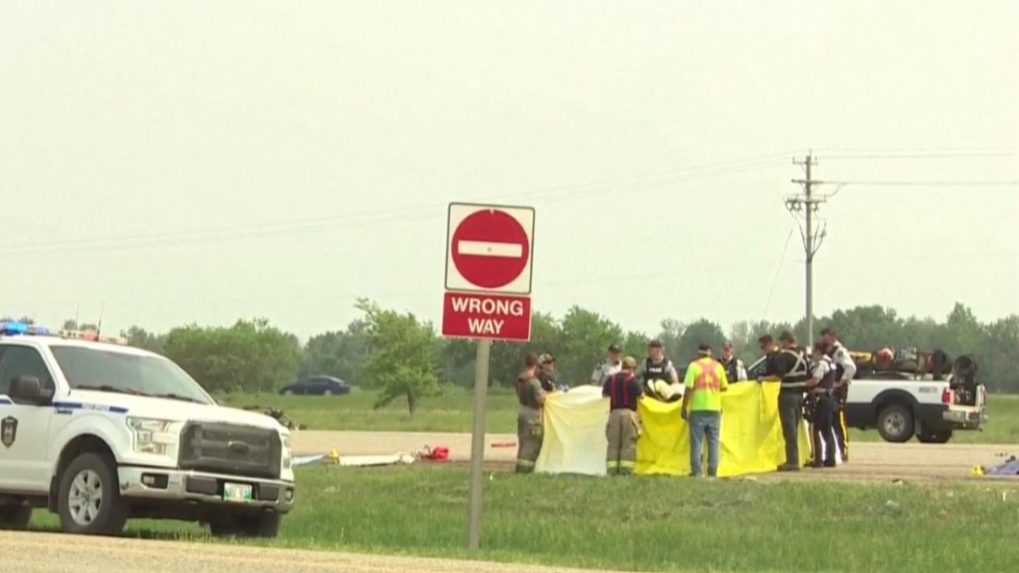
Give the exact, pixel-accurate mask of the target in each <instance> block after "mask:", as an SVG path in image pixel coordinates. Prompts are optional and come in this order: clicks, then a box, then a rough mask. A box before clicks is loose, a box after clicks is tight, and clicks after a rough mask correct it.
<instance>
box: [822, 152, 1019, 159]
mask: <svg viewBox="0 0 1019 573" xmlns="http://www.w3.org/2000/svg"><path fill="white" fill-rule="evenodd" d="M1006 157H1017V154H1016V153H1015V152H1014V151H1012V152H979V151H977V152H952V151H949V152H921V153H842V154H840V153H836V154H825V156H824V158H825V159H826V160H828V159H836V160H857V159H868V160H869V159H992V158H1006Z"/></svg>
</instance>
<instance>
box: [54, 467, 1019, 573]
mask: <svg viewBox="0 0 1019 573" xmlns="http://www.w3.org/2000/svg"><path fill="white" fill-rule="evenodd" d="M299 487H300V494H301V497H300V500H299V504H298V507H297V509H296V510H295V511H294V513H293V514H292V515H291V516H289V517H288V518H287V519H286V521H285V524H284V530H283V533H282V536H281V538H280V539H278V540H277V541H274V542H271V543H269V544H270V545H275V546H282V547H294V548H311V549H320V550H347V551H360V552H378V553H387V554H414V555H426V556H443V557H480V558H483V559H489V560H496V561H508V562H535V563H545V564H556V565H569V566H577V567H592V568H615V569H627V570H653V571H683V570H692V571H704V570H711V571H793V570H806V571H864V572H868V573H869V572H872V571H885V570H892V569H894V570H897V571H923V572H927V571H961V570H972V571H993V570H1000V571H1010V570H1014V568H1015V564H1016V563H1017V562H1019V545H1017V544H1016V543H1015V540H1014V535H1012V534H1011V533H1010V532H1014V531H1015V523H1016V520H1017V519H1019V489H1017V488H1014V487H1012V488H1006V487H1000V486H999V487H987V486H985V485H981V484H973V483H960V484H941V485H913V484H905V485H892V484H887V485H884V484H878V485H875V484H856V483H828V482H824V483H822V482H813V481H812V482H803V481H789V482H771V481H736V480H733V481H718V482H697V481H693V480H678V479H651V478H645V479H629V480H619V479H590V478H580V477H567V476H516V475H513V474H504V473H496V474H493V475H492V478H491V479H490V480H488V481H486V504H487V505H486V513H485V530H484V549H483V551H482V553H481V554H480V555H477V556H469V555H468V554H467V553H466V552H465V551H464V550H463V549H462V546H463V543H464V538H465V530H464V527H465V520H466V514H467V510H466V499H467V474H466V470H465V469H464V468H462V467H459V466H412V467H403V468H390V469H385V468H383V469H342V468H328V467H320V468H313V469H304V470H301V472H300V474H299ZM37 523H39V524H40V525H41V526H43V527H53V526H54V525H55V522H54V520H53V518H52V517H50V516H46V517H43V516H42V515H41V512H40V513H37ZM130 534H132V535H137V536H145V537H157V538H161V537H169V538H178V537H181V536H183V537H184V538H190V539H195V540H199V541H207V540H209V538H208V537H207V536H206V535H205V534H204V533H203V532H202V530H200V529H199V528H197V527H194V526H180V525H178V524H175V523H173V522H138V523H134V524H132V526H131V530H130Z"/></svg>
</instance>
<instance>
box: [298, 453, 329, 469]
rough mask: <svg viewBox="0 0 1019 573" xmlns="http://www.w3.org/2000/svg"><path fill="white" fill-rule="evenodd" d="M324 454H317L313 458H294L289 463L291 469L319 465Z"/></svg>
mask: <svg viewBox="0 0 1019 573" xmlns="http://www.w3.org/2000/svg"><path fill="white" fill-rule="evenodd" d="M324 457H325V455H324V454H318V455H315V456H296V457H294V459H293V460H292V461H291V462H290V465H291V467H295V468H299V467H301V466H310V465H315V464H321V463H322V458H324Z"/></svg>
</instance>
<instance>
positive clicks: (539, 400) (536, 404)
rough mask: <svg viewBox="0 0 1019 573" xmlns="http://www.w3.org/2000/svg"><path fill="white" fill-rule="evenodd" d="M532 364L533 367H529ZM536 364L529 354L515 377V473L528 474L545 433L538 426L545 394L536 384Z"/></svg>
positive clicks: (532, 468) (539, 385) (531, 470)
mask: <svg viewBox="0 0 1019 573" xmlns="http://www.w3.org/2000/svg"><path fill="white" fill-rule="evenodd" d="M532 361H533V362H534V363H535V364H534V365H533V366H532V365H531V363H532ZM537 362H538V360H537V359H536V358H535V357H534V355H533V354H529V355H528V356H527V363H526V364H527V367H526V368H525V369H524V371H523V372H521V373H520V376H518V377H517V383H516V391H517V400H518V401H519V402H520V413H519V414H518V415H517V443H518V448H517V473H531V472H533V471H534V462H536V461H537V460H538V454H540V453H541V443H542V440H543V438H544V435H545V432H544V427H543V426H542V408H544V406H545V395H546V394H545V390H544V389H543V388H542V386H541V381H540V380H538V377H537V374H538V372H537V370H538V364H537Z"/></svg>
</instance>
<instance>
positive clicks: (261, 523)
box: [209, 511, 282, 539]
mask: <svg viewBox="0 0 1019 573" xmlns="http://www.w3.org/2000/svg"><path fill="white" fill-rule="evenodd" d="M281 518H282V516H280V514H278V513H276V512H274V511H266V512H262V513H255V514H240V515H228V516H223V517H218V518H216V519H213V520H212V521H210V522H209V531H211V532H212V535H213V536H214V537H257V538H263V539H272V538H275V537H277V536H278V535H279V532H280V521H281Z"/></svg>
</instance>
